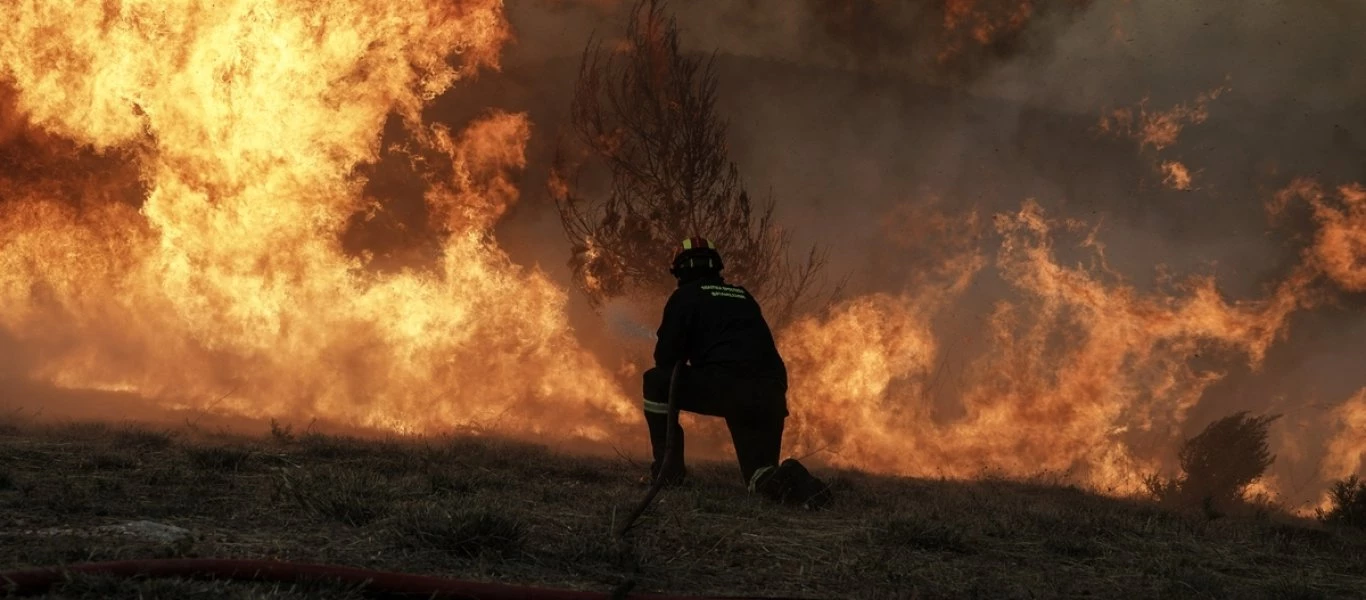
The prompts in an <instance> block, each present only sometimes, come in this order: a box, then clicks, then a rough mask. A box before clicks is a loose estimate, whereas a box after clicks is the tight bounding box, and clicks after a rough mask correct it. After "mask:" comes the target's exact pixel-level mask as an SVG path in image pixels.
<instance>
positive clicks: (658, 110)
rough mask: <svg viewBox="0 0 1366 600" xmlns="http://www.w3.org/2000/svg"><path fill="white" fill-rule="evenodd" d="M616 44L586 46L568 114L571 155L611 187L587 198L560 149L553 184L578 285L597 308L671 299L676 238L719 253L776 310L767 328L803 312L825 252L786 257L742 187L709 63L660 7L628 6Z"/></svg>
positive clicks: (815, 291)
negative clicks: (587, 162) (594, 163)
mask: <svg viewBox="0 0 1366 600" xmlns="http://www.w3.org/2000/svg"><path fill="white" fill-rule="evenodd" d="M623 44H624V45H623V46H621V47H620V48H619V49H613V50H610V51H604V49H603V45H602V41H601V40H595V41H590V42H589V44H588V45H587V47H585V49H584V53H583V58H582V62H581V63H580V67H579V76H578V81H577V84H576V86H575V89H574V98H573V101H572V104H571V107H570V111H571V116H570V120H571V125H572V133H573V135H572V140H574V141H576V142H577V145H576V146H575V150H576V152H575V153H574V156H586V157H588V158H590V159H591V158H596V159H598V160H600V161H601V163H602V164H603V165H605V167H606V168H607V171H608V172H609V174H610V175H609V176H610V184H608V186H609V187H608V190H606V191H605V193H602V194H585V193H583V192H582V191H581V189H580V188H579V185H578V177H577V175H574V174H571V172H573V173H577V171H578V170H579V169H578V166H579V165H577V164H576V165H574V166H571V164H570V162H571V161H569V160H567V159H566V158H565V153H563V152H561V154H560V155H559V156H558V157H557V159H556V164H555V168H554V172H553V174H552V179H551V195H552V196H553V197H554V198H555V203H556V206H557V208H558V209H559V213H560V218H561V221H562V223H563V225H564V230H565V232H566V234H567V235H568V237H569V239H570V241H571V242H572V243H573V250H572V257H571V259H570V266H571V267H572V268H573V272H574V275H575V279H576V282H577V284H578V285H579V287H580V288H581V289H583V291H584V292H585V293H586V294H587V295H588V298H589V300H590V302H591V303H592V304H593V305H594V306H599V305H601V303H602V302H604V301H606V300H608V299H611V298H615V297H621V296H626V295H630V294H633V293H646V294H653V293H664V292H667V290H668V289H669V287H671V284H672V280H671V279H670V278H669V276H668V274H667V269H666V265H668V264H669V262H670V260H671V259H672V258H673V253H674V252H675V247H676V246H677V244H678V241H679V240H681V239H683V238H685V237H688V236H691V235H703V236H707V237H709V238H711V239H712V240H714V241H715V242H716V243H717V244H718V245H719V247H720V248H721V249H722V251H723V252H725V256H726V272H727V274H728V275H729V276H730V277H731V278H732V279H734V280H736V281H737V282H739V283H742V284H743V285H745V286H746V287H747V288H748V289H749V290H750V291H751V292H752V293H753V294H754V295H755V296H756V297H758V298H760V299H761V300H764V301H766V303H767V304H769V305H771V306H772V307H773V309H772V314H773V315H774V320H775V322H783V321H786V320H787V319H789V318H791V317H792V316H794V315H795V314H797V313H799V312H801V311H802V310H803V309H805V308H809V307H811V305H812V304H813V302H814V301H816V300H818V299H820V297H821V296H822V294H823V291H824V290H823V288H825V286H824V283H823V280H822V278H821V277H820V274H821V271H822V270H823V267H824V264H825V254H824V253H823V252H822V251H820V250H818V249H817V248H816V247H814V246H813V247H812V248H811V249H810V251H809V252H807V254H806V255H805V258H804V259H801V260H792V259H790V258H789V254H788V250H789V247H790V239H789V236H788V234H787V233H786V232H784V231H783V230H782V229H781V228H780V227H779V226H778V225H777V224H776V223H775V222H774V220H773V211H774V207H775V202H774V201H773V199H772V198H771V197H770V198H768V199H766V200H762V201H756V200H755V199H754V198H753V197H752V196H751V195H750V194H749V192H748V191H747V190H746V189H745V186H744V183H743V182H742V181H741V180H740V174H739V170H738V169H737V168H736V166H735V163H733V162H731V161H730V159H729V157H728V153H727V147H726V122H725V121H724V120H722V119H721V118H720V117H718V116H717V114H716V89H717V80H716V73H715V71H714V69H713V61H712V59H707V60H703V59H702V58H699V57H695V56H687V55H685V54H684V53H683V52H682V51H681V50H680V48H679V40H678V27H677V24H676V22H675V21H674V19H673V18H672V17H669V16H666V14H665V12H664V3H663V2H662V1H659V0H644V1H642V2H640V3H638V4H636V5H635V7H634V9H633V11H632V13H631V19H630V22H629V25H628V26H627V29H626V38H625V40H624V43H623ZM836 289H838V288H836Z"/></svg>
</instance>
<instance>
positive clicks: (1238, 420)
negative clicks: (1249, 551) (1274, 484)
mask: <svg viewBox="0 0 1366 600" xmlns="http://www.w3.org/2000/svg"><path fill="white" fill-rule="evenodd" d="M1279 418H1280V415H1270V416H1255V417H1254V416H1248V414H1247V412H1246V411H1243V412H1238V413H1235V414H1232V415H1229V416H1227V417H1224V418H1222V419H1219V420H1218V421H1215V422H1213V423H1210V424H1209V426H1208V427H1206V428H1205V430H1204V431H1202V432H1200V434H1199V435H1197V436H1195V437H1193V438H1190V439H1188V440H1186V442H1185V443H1184V444H1182V446H1181V449H1180V452H1179V453H1178V454H1177V458H1178V460H1179V461H1180V464H1181V476H1180V477H1179V478H1177V479H1175V480H1171V481H1163V480H1161V479H1158V478H1155V477H1154V478H1150V479H1149V480H1148V489H1149V491H1151V492H1152V493H1153V495H1154V496H1155V497H1157V499H1158V500H1162V501H1165V502H1169V503H1174V504H1178V505H1181V506H1186V507H1204V508H1205V509H1206V511H1207V512H1211V513H1214V512H1216V511H1223V510H1227V509H1229V508H1230V507H1233V506H1236V505H1237V504H1238V503H1240V501H1241V500H1242V497H1243V492H1244V490H1246V489H1247V486H1248V485H1250V484H1252V482H1254V481H1256V480H1257V479H1258V478H1260V477H1261V476H1262V475H1263V474H1264V473H1266V469H1267V467H1270V466H1271V463H1272V462H1274V461H1275V460H1276V457H1275V456H1274V455H1272V454H1271V451H1270V449H1269V447H1268V446H1267V428H1268V427H1269V426H1270V425H1271V423H1272V422H1274V421H1275V420H1276V419H1279Z"/></svg>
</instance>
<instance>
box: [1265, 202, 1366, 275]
mask: <svg viewBox="0 0 1366 600" xmlns="http://www.w3.org/2000/svg"><path fill="white" fill-rule="evenodd" d="M1336 192H1337V195H1336V197H1334V196H1333V195H1330V194H1329V193H1328V192H1326V191H1324V189H1323V186H1321V185H1320V184H1319V183H1318V182H1316V181H1313V180H1310V179H1297V180H1295V181H1294V182H1293V183H1291V184H1290V185H1289V186H1288V187H1286V188H1285V189H1284V190H1281V191H1280V192H1278V193H1277V194H1276V197H1275V198H1274V199H1273V200H1272V201H1271V203H1270V204H1269V206H1268V210H1269V211H1270V212H1271V214H1272V215H1273V216H1276V215H1280V214H1281V213H1282V212H1284V211H1285V210H1286V209H1287V208H1288V207H1289V205H1290V203H1291V202H1292V201H1295V200H1303V201H1304V202H1306V203H1308V205H1309V207H1310V209H1311V210H1312V212H1313V216H1314V220H1315V221H1316V222H1317V224H1318V229H1317V230H1316V233H1315V237H1314V242H1313V244H1312V245H1310V246H1309V247H1308V248H1307V249H1306V250H1305V254H1306V256H1305V259H1306V263H1307V264H1310V265H1312V266H1313V267H1315V268H1317V269H1318V270H1319V271H1321V272H1322V273H1323V274H1324V275H1326V276H1327V277H1328V278H1329V279H1331V280H1332V281H1333V282H1334V283H1336V284H1337V285H1338V286H1340V287H1341V288H1342V289H1344V290H1347V291H1351V292H1361V291H1366V186H1363V185H1361V184H1359V183H1354V184H1348V185H1343V186H1340V187H1338V188H1337V190H1336Z"/></svg>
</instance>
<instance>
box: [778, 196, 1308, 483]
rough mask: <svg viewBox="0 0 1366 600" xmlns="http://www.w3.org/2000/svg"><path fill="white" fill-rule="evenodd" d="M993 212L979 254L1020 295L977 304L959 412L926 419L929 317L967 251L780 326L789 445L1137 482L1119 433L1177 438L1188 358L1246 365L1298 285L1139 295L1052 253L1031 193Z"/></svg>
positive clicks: (934, 366)
mask: <svg viewBox="0 0 1366 600" xmlns="http://www.w3.org/2000/svg"><path fill="white" fill-rule="evenodd" d="M995 222H996V230H997V233H998V234H999V235H1001V236H1002V237H1003V243H1002V246H1001V249H1000V251H999V253H998V255H997V257H996V260H995V263H996V264H995V266H996V267H997V268H998V269H999V270H1000V272H1001V274H1002V275H1004V276H1005V278H1006V279H1007V280H1008V281H1009V282H1010V283H1011V284H1012V285H1013V286H1014V287H1015V288H1016V290H1017V291H1018V292H1019V293H1020V294H1021V296H1022V298H1023V299H1022V300H1020V301H1013V302H1006V301H1001V302H999V303H998V304H997V305H996V308H995V309H994V310H993V311H992V312H991V314H990V319H989V322H988V332H987V335H988V336H989V341H990V343H989V344H988V345H987V350H986V351H985V353H984V354H983V355H981V356H979V357H978V358H977V359H976V360H975V361H974V362H973V363H972V364H970V365H968V366H967V367H966V369H965V372H964V374H963V375H962V376H961V377H958V378H956V385H957V389H954V390H952V394H950V395H951V396H952V397H953V398H954V399H955V400H956V404H958V405H960V406H961V409H962V410H961V414H958V415H956V416H950V417H943V416H938V415H936V414H935V408H934V407H933V406H932V405H931V404H930V400H931V398H932V395H931V394H930V393H929V392H930V390H929V388H930V387H931V386H932V385H934V382H936V381H937V379H938V377H937V376H938V374H939V371H940V370H941V369H942V368H943V367H944V365H943V364H942V363H941V356H940V352H941V347H942V342H941V341H939V340H936V339H935V336H934V333H933V331H932V325H931V324H932V323H933V322H934V321H935V320H936V319H937V318H939V317H942V316H943V314H944V313H945V312H946V311H947V310H949V309H951V308H953V307H954V304H955V302H956V301H958V300H961V299H962V293H963V291H964V290H965V289H966V288H967V286H968V285H969V283H970V281H971V280H972V279H973V278H974V276H975V274H976V273H977V272H978V271H979V268H980V267H981V266H982V264H981V262H980V261H979V260H977V259H976V258H975V257H974V256H973V255H971V254H968V255H963V256H960V257H959V258H958V259H957V261H956V263H955V264H952V265H950V266H949V267H948V268H946V269H944V270H943V273H946V274H954V275H953V276H951V277H950V278H949V280H948V281H947V283H946V284H944V285H939V286H923V287H918V288H917V289H916V290H914V291H908V292H906V293H903V294H901V295H895V296H893V295H877V296H871V297H861V298H856V299H854V300H851V301H848V302H846V303H844V304H843V305H841V306H839V307H838V308H837V309H836V310H835V311H834V313H833V314H832V315H831V316H830V317H828V318H825V319H809V320H807V321H804V322H802V323H800V324H798V325H797V326H796V327H794V328H792V329H791V330H789V331H786V332H784V335H783V336H782V344H783V347H784V350H785V352H786V353H787V355H788V356H789V357H790V359H789V360H790V362H791V363H792V364H793V365H794V368H793V373H794V375H793V378H794V384H793V390H794V391H793V394H792V398H793V401H794V402H795V403H797V408H796V410H794V413H795V414H796V415H798V418H799V419H800V423H799V426H798V427H797V429H796V430H797V432H798V439H799V440H800V441H799V443H798V446H799V449H798V450H799V453H800V451H811V450H818V449H823V448H825V449H829V452H830V453H831V460H832V461H833V462H835V463H838V464H846V465H850V466H854V465H857V466H860V467H863V468H870V469H874V470H879V471H886V472H893V473H903V474H912V475H921V476H949V477H973V476H976V475H979V474H980V473H981V472H982V470H984V469H991V470H995V471H998V472H1000V473H1002V474H1005V475H1010V476H1020V477H1027V476H1033V475H1037V474H1041V473H1065V474H1068V475H1071V476H1074V477H1076V478H1078V479H1080V480H1081V481H1084V482H1086V483H1089V484H1091V485H1094V486H1095V487H1097V488H1101V489H1107V490H1112V491H1116V492H1135V491H1138V490H1139V487H1140V483H1141V482H1140V481H1139V477H1140V476H1141V474H1142V473H1143V472H1145V471H1148V472H1150V471H1153V470H1156V469H1158V468H1159V467H1160V466H1161V464H1160V461H1158V460H1157V458H1156V457H1151V456H1139V455H1136V454H1135V453H1134V452H1133V451H1132V450H1131V447H1130V445H1129V443H1128V442H1127V441H1126V437H1127V436H1129V435H1135V434H1145V433H1147V434H1155V435H1158V436H1159V437H1161V438H1163V439H1168V438H1171V439H1177V436H1176V433H1177V432H1178V431H1179V426H1180V425H1181V424H1182V423H1183V422H1184V420H1185V413H1186V411H1187V410H1188V409H1190V408H1191V407H1192V406H1193V405H1194V404H1195V402H1196V401H1197V400H1198V399H1199V398H1200V396H1201V394H1202V393H1203V391H1204V390H1205V389H1206V387H1208V386H1209V385H1210V384H1211V383H1213V382H1214V381H1217V380H1218V379H1219V378H1220V377H1221V374H1220V373H1218V372H1207V371H1198V370H1195V369H1194V368H1192V367H1191V366H1189V364H1188V360H1189V358H1190V357H1191V356H1193V355H1195V354H1196V353H1199V352H1209V351H1224V352H1228V353H1232V354H1233V355H1236V356H1241V357H1242V358H1243V360H1245V361H1247V363H1248V364H1250V365H1252V366H1253V367H1254V368H1255V367H1256V366H1257V365H1259V364H1260V363H1261V361H1262V358H1263V357H1264V356H1265V353H1266V350H1267V348H1268V347H1269V346H1270V345H1271V344H1272V343H1273V342H1274V341H1275V340H1276V339H1277V338H1278V336H1280V335H1281V334H1282V333H1283V331H1284V329H1285V325H1286V319H1287V316H1288V315H1290V314H1291V313H1292V312H1293V311H1294V310H1295V309H1296V308H1297V307H1298V306H1299V299H1298V298H1299V295H1300V294H1301V292H1302V290H1303V288H1304V286H1305V285H1306V284H1307V283H1308V281H1309V278H1308V277H1307V276H1305V275H1303V274H1297V275H1296V276H1294V277H1292V278H1290V279H1289V280H1287V281H1286V282H1284V283H1283V284H1282V285H1280V286H1279V287H1278V288H1276V289H1275V290H1274V291H1273V292H1272V293H1271V295H1270V296H1269V297H1268V298H1266V299H1264V300H1262V301H1258V302H1239V303H1231V302H1228V301H1226V300H1224V299H1223V298H1222V297H1221V296H1220V294H1219V293H1218V292H1217V291H1216V290H1215V286H1214V282H1213V281H1212V280H1210V279H1194V280H1191V281H1188V282H1187V283H1186V285H1185V286H1184V293H1182V294H1178V295H1174V296H1165V295H1153V296H1146V295H1141V294H1139V293H1138V292H1137V291H1136V290H1134V289H1133V288H1132V287H1130V286H1129V285H1127V284H1125V283H1123V282H1122V281H1119V282H1107V281H1106V280H1105V277H1106V276H1107V273H1105V272H1103V271H1101V270H1099V269H1089V268H1083V267H1066V266H1063V265H1061V264H1060V263H1059V261H1058V260H1057V258H1056V257H1055V254H1054V244H1055V240H1054V238H1055V234H1054V230H1055V229H1056V228H1057V226H1058V225H1060V224H1064V225H1065V223H1058V222H1056V221H1053V220H1050V219H1048V218H1046V216H1045V215H1044V213H1043V211H1042V210H1041V209H1040V207H1039V206H1038V205H1036V204H1034V203H1032V202H1029V203H1026V204H1025V206H1024V207H1023V208H1022V209H1021V210H1020V211H1018V212H1017V213H1014V214H1001V215H997V217H996V221H995ZM1088 239H1089V238H1088ZM1083 243H1086V242H1083Z"/></svg>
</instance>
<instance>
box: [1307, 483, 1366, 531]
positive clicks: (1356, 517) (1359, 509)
mask: <svg viewBox="0 0 1366 600" xmlns="http://www.w3.org/2000/svg"><path fill="white" fill-rule="evenodd" d="M1328 499H1329V502H1331V503H1332V506H1331V507H1330V508H1329V509H1328V510H1323V509H1319V510H1318V511H1317V512H1318V516H1319V520H1320V521H1322V522H1324V523H1326V524H1329V525H1346V526H1348V527H1355V528H1357V529H1366V481H1361V480H1359V479H1357V476H1356V475H1352V476H1350V477H1348V478H1346V479H1341V480H1338V481H1334V482H1333V486H1332V487H1331V488H1329V489H1328Z"/></svg>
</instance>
